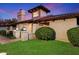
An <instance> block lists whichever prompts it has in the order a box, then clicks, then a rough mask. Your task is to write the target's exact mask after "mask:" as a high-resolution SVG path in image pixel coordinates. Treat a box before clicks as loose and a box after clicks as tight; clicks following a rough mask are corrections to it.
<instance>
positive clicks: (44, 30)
mask: <svg viewBox="0 0 79 59" xmlns="http://www.w3.org/2000/svg"><path fill="white" fill-rule="evenodd" d="M55 34H56V33H55V31H54V30H53V29H52V28H49V27H41V28H39V29H37V30H36V32H35V35H36V37H37V38H38V39H41V40H55Z"/></svg>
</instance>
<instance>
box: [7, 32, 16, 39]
mask: <svg viewBox="0 0 79 59" xmlns="http://www.w3.org/2000/svg"><path fill="white" fill-rule="evenodd" d="M6 37H8V38H10V39H15V38H16V37H15V36H14V35H13V31H9V32H8V33H7V34H6Z"/></svg>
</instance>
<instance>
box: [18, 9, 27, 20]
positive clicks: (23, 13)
mask: <svg viewBox="0 0 79 59" xmlns="http://www.w3.org/2000/svg"><path fill="white" fill-rule="evenodd" d="M25 18H26V17H25V11H24V10H23V9H20V10H19V12H18V13H17V19H18V21H24V20H25Z"/></svg>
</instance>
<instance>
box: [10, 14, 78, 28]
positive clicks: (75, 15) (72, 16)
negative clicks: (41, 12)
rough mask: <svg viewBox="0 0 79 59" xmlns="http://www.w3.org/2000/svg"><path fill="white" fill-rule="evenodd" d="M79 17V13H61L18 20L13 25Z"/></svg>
mask: <svg viewBox="0 0 79 59" xmlns="http://www.w3.org/2000/svg"><path fill="white" fill-rule="evenodd" d="M78 17H79V13H68V14H61V15H48V16H45V17H41V18H37V19H36V20H34V19H29V20H25V21H21V22H16V23H13V24H10V25H9V26H11V25H16V24H20V23H38V22H42V21H54V20H60V19H62V20H65V19H69V18H78Z"/></svg>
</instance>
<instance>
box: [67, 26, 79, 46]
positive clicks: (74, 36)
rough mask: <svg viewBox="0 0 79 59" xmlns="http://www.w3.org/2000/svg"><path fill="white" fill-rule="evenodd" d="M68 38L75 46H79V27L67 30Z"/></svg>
mask: <svg viewBox="0 0 79 59" xmlns="http://www.w3.org/2000/svg"><path fill="white" fill-rule="evenodd" d="M67 35H68V39H69V41H70V42H71V43H72V44H73V45H74V46H79V27H76V28H72V29H69V30H68V31H67Z"/></svg>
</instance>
